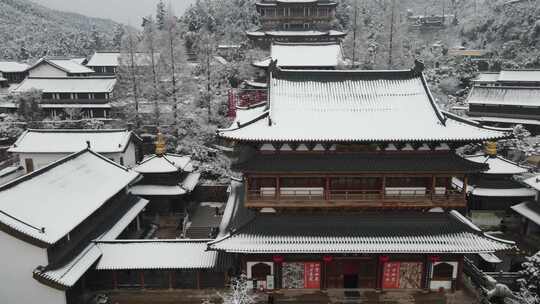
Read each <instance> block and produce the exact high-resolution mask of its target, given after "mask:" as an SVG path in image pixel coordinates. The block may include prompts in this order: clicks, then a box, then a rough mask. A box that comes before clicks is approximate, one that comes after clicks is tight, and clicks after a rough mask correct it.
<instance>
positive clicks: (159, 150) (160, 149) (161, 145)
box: [156, 132, 167, 156]
mask: <svg viewBox="0 0 540 304" xmlns="http://www.w3.org/2000/svg"><path fill="white" fill-rule="evenodd" d="M165 152H167V143H166V142H165V138H164V136H163V134H162V133H161V132H158V134H157V140H156V155H157V156H163V155H164V154H165Z"/></svg>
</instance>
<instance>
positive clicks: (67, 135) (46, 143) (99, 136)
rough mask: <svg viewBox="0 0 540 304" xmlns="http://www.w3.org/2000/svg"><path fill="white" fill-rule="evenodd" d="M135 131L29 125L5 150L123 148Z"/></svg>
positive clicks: (110, 150) (114, 150)
mask: <svg viewBox="0 0 540 304" xmlns="http://www.w3.org/2000/svg"><path fill="white" fill-rule="evenodd" d="M133 138H138V137H137V135H135V133H133V132H132V131H128V130H125V129H110V130H104V129H103V130H82V129H54V130H48V129H29V130H26V131H25V132H23V134H21V136H19V138H18V139H17V141H16V142H15V143H14V144H13V146H11V148H10V149H9V150H8V151H9V152H13V153H74V152H77V151H80V150H82V149H84V148H86V147H87V141H89V142H90V148H91V149H92V151H95V152H98V153H118V152H123V151H125V149H126V148H127V147H128V145H129V143H130V141H131V140H132V139H133Z"/></svg>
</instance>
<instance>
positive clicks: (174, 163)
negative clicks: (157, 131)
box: [134, 153, 193, 174]
mask: <svg viewBox="0 0 540 304" xmlns="http://www.w3.org/2000/svg"><path fill="white" fill-rule="evenodd" d="M134 170H135V171H137V172H139V173H143V174H144V173H174V172H182V171H185V172H192V171H193V165H192V164H191V157H190V156H187V155H177V154H168V153H167V154H164V155H151V156H149V157H147V158H145V159H144V160H143V161H142V162H141V163H140V164H139V165H138V166H137V167H135V169H134Z"/></svg>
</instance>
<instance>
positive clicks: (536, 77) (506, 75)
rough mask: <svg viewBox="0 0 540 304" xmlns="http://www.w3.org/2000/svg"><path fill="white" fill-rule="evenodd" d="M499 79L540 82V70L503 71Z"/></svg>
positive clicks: (503, 80)
mask: <svg viewBox="0 0 540 304" xmlns="http://www.w3.org/2000/svg"><path fill="white" fill-rule="evenodd" d="M498 80H499V81H502V82H540V70H513V71H501V73H500V74H499V79H498Z"/></svg>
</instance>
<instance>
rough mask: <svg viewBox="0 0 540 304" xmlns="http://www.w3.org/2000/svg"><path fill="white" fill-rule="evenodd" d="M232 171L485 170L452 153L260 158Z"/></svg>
mask: <svg viewBox="0 0 540 304" xmlns="http://www.w3.org/2000/svg"><path fill="white" fill-rule="evenodd" d="M232 168H233V170H239V171H244V172H479V171H483V170H486V169H487V168H488V167H487V165H484V164H479V163H475V162H471V161H468V160H466V159H463V158H462V157H460V156H458V155H456V154H454V153H429V155H428V154H422V153H412V152H411V153H408V154H405V153H387V154H381V153H376V152H373V153H334V154H323V153H321V154H305V153H288V154H287V153H280V154H260V155H256V156H254V157H253V158H251V159H249V160H247V161H245V162H243V163H239V164H235V165H233V167H232Z"/></svg>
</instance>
